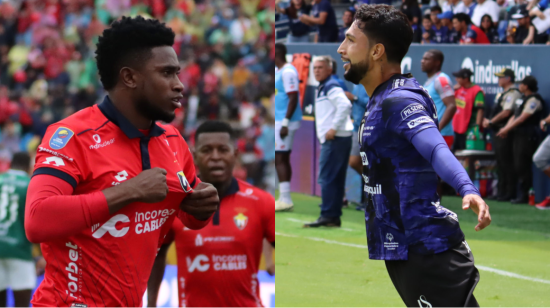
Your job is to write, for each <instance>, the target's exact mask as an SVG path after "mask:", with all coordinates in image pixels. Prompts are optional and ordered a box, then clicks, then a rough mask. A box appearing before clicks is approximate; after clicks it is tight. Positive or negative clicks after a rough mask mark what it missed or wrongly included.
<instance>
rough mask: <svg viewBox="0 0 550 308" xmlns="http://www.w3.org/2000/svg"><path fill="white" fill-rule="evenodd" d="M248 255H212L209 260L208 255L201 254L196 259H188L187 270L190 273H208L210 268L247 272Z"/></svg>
mask: <svg viewBox="0 0 550 308" xmlns="http://www.w3.org/2000/svg"><path fill="white" fill-rule="evenodd" d="M247 259H248V258H247V256H246V255H212V257H211V258H209V257H208V256H206V255H203V254H200V255H197V256H196V257H195V258H193V259H191V257H187V258H186V261H187V270H188V271H189V273H192V272H194V271H198V272H206V271H207V270H209V269H210V268H213V269H214V270H215V271H238V270H246V268H247V264H246V263H247Z"/></svg>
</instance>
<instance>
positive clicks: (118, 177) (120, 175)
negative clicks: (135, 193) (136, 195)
mask: <svg viewBox="0 0 550 308" xmlns="http://www.w3.org/2000/svg"><path fill="white" fill-rule="evenodd" d="M127 178H128V172H126V170H122V171H120V172H119V173H117V174H116V175H115V179H116V180H117V181H119V182H122V181H124V180H126V179H127Z"/></svg>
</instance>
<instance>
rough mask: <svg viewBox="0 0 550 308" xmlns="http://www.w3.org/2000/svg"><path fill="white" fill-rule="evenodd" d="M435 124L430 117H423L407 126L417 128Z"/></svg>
mask: <svg viewBox="0 0 550 308" xmlns="http://www.w3.org/2000/svg"><path fill="white" fill-rule="evenodd" d="M429 122H431V123H433V122H434V120H432V119H431V118H430V117H427V116H423V117H420V118H416V119H414V120H411V121H409V122H408V123H407V126H408V127H409V128H415V127H417V126H418V125H420V124H423V123H429Z"/></svg>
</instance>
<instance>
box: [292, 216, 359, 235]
mask: <svg viewBox="0 0 550 308" xmlns="http://www.w3.org/2000/svg"><path fill="white" fill-rule="evenodd" d="M286 220H288V221H292V222H298V223H301V224H305V223H309V222H310V221H305V220H300V219H295V218H290V217H289V218H287V219H286ZM340 230H343V231H348V232H353V231H355V230H353V229H349V228H340Z"/></svg>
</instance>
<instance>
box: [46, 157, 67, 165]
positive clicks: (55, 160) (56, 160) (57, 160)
mask: <svg viewBox="0 0 550 308" xmlns="http://www.w3.org/2000/svg"><path fill="white" fill-rule="evenodd" d="M42 163H43V164H46V165H54V166H56V167H59V166H65V162H64V161H63V158H61V157H55V156H50V157H48V158H46V160H45V161H43V162H42Z"/></svg>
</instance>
